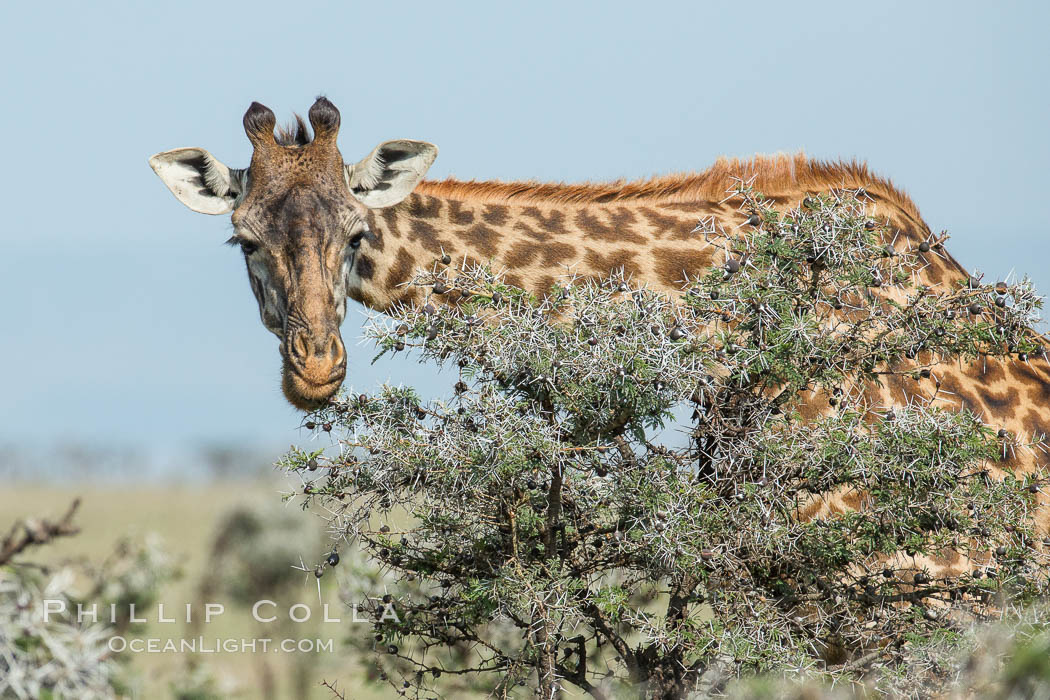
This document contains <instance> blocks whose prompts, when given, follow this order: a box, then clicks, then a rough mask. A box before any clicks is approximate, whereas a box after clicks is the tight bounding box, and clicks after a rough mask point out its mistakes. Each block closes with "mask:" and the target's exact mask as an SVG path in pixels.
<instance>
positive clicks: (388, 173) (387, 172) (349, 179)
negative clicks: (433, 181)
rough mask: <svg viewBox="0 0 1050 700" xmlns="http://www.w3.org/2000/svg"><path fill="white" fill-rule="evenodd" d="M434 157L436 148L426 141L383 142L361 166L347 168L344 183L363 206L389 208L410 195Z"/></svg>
mask: <svg viewBox="0 0 1050 700" xmlns="http://www.w3.org/2000/svg"><path fill="white" fill-rule="evenodd" d="M437 154H438V149H437V146H435V145H434V144H432V143H427V142H426V141H409V140H407V139H399V140H397V141H386V142H384V143H381V144H379V145H378V146H376V148H375V150H374V151H372V153H370V154H369V155H368V157H366V158H365V159H364V160H362V161H361V162H360V163H355V164H354V165H347V166H346V184H347V185H349V187H350V193H351V194H353V195H354V197H356V198H357V199H358V200H359V201H360V202H361V203H362V204H364V205H365V206H366V207H368V208H370V209H382V208H383V207H392V206H394V205H395V204H397V203H398V202H400V201H402V200H403V199H404V198H405V197H407V196H408V195H410V194H412V190H414V189H415V188H416V185H418V184H419V183H420V181H421V180H422V179H423V176H424V175H426V173H427V170H428V169H429V168H430V165H431V164H432V163H433V162H434V159H435V158H437Z"/></svg>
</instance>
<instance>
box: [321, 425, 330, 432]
mask: <svg viewBox="0 0 1050 700" xmlns="http://www.w3.org/2000/svg"><path fill="white" fill-rule="evenodd" d="M321 430H323V431H325V432H326V433H330V432H332V424H331V423H325V424H324V425H322V426H321Z"/></svg>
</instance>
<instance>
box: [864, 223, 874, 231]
mask: <svg viewBox="0 0 1050 700" xmlns="http://www.w3.org/2000/svg"><path fill="white" fill-rule="evenodd" d="M864 228H866V229H867V230H869V231H874V230H875V222H874V221H871V220H868V221H865V222H864Z"/></svg>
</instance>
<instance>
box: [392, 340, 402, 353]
mask: <svg viewBox="0 0 1050 700" xmlns="http://www.w3.org/2000/svg"><path fill="white" fill-rule="evenodd" d="M404 349H405V343H404V342H403V341H401V340H399V341H397V342H396V343H394V350H397V351H398V352H401V351H402V350H404Z"/></svg>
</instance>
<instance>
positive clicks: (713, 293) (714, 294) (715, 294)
mask: <svg viewBox="0 0 1050 700" xmlns="http://www.w3.org/2000/svg"><path fill="white" fill-rule="evenodd" d="M708 296H709V297H711V301H714V300H715V299H718V290H717V289H712V290H711V293H710V294H709V295H708Z"/></svg>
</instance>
